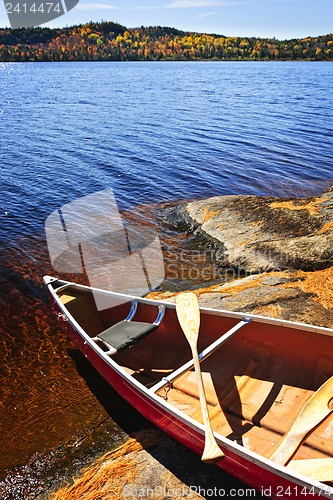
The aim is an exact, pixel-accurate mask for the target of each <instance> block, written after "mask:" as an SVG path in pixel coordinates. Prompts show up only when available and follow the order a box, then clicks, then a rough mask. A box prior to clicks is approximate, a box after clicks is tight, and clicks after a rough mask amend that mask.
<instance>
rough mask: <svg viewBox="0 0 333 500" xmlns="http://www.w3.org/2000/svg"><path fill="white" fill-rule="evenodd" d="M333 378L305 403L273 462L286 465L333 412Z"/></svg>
mask: <svg viewBox="0 0 333 500" xmlns="http://www.w3.org/2000/svg"><path fill="white" fill-rule="evenodd" d="M332 402H333V377H331V378H329V379H328V380H327V381H326V382H325V383H324V384H323V385H322V386H321V387H319V389H318V390H317V391H316V392H315V393H314V394H313V395H312V396H311V398H310V399H309V400H308V401H307V402H306V403H305V405H304V406H303V408H302V410H301V411H300V413H299V415H298V416H297V418H296V420H295V422H294V423H293V425H292V427H291V429H290V430H289V432H288V433H287V434H286V435H285V437H284V438H283V441H282V443H281V444H280V446H279V447H278V448H277V449H276V450H275V452H274V453H273V455H272V456H271V460H273V462H275V463H277V464H280V465H286V464H287V463H288V461H289V460H290V459H291V457H292V456H293V455H294V453H296V451H297V449H298V448H299V446H300V445H301V443H302V441H303V439H304V438H305V437H306V436H307V435H308V434H309V433H310V432H311V431H313V430H314V429H315V427H317V425H319V424H320V422H322V420H324V418H326V417H327V416H328V415H329V414H330V413H331V411H332V410H333V404H332Z"/></svg>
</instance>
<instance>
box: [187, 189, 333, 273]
mask: <svg viewBox="0 0 333 500" xmlns="http://www.w3.org/2000/svg"><path fill="white" fill-rule="evenodd" d="M180 211H181V213H182V215H183V222H184V223H186V224H187V227H188V228H189V230H192V231H196V232H197V233H200V234H201V235H204V236H205V237H206V240H207V243H208V242H209V244H210V245H212V244H213V245H215V248H216V249H219V252H220V256H219V257H220V264H222V265H224V266H227V267H228V266H229V267H233V268H240V269H243V270H244V271H248V272H252V273H259V272H265V271H270V270H282V269H302V270H316V269H324V268H325V267H328V266H330V265H332V264H333V252H332V243H333V191H332V190H330V191H328V192H326V193H324V194H323V195H321V196H318V197H314V198H300V199H285V198H284V199H278V198H271V197H265V196H220V197H214V198H209V199H206V200H200V201H195V202H191V203H188V204H187V205H186V206H185V207H181V208H180Z"/></svg>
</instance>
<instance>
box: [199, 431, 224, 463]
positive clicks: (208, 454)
mask: <svg viewBox="0 0 333 500" xmlns="http://www.w3.org/2000/svg"><path fill="white" fill-rule="evenodd" d="M223 457H224V453H223V451H222V450H221V448H220V447H219V446H218V444H217V442H216V441H215V438H214V436H213V432H212V431H210V432H207V430H206V433H205V449H204V451H203V454H202V457H201V460H202V461H203V462H206V463H215V462H217V461H219V460H221V458H223Z"/></svg>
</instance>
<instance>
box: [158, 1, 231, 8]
mask: <svg viewBox="0 0 333 500" xmlns="http://www.w3.org/2000/svg"><path fill="white" fill-rule="evenodd" d="M230 3H231V2H224V1H223V0H173V1H172V2H171V3H169V4H168V5H167V7H168V8H169V9H189V8H193V7H217V6H221V7H223V6H225V5H230Z"/></svg>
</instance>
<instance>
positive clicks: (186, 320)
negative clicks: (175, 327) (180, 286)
mask: <svg viewBox="0 0 333 500" xmlns="http://www.w3.org/2000/svg"><path fill="white" fill-rule="evenodd" d="M176 312H177V317H178V321H179V323H180V326H181V327H182V330H183V332H184V335H185V337H186V338H187V340H188V342H189V343H190V345H196V344H197V341H198V333H199V326H200V311H199V305H198V299H197V296H196V295H195V293H193V292H186V293H181V294H179V295H177V297H176Z"/></svg>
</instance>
